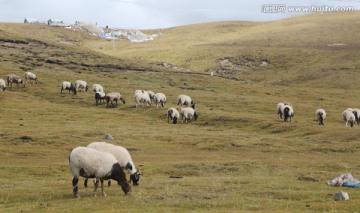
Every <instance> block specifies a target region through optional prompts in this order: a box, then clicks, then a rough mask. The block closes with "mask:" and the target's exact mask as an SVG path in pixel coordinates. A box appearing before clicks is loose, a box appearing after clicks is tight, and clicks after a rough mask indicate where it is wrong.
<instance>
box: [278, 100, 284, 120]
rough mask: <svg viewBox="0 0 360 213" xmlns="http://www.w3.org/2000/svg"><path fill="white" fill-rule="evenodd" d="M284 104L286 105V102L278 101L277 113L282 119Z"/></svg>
mask: <svg viewBox="0 0 360 213" xmlns="http://www.w3.org/2000/svg"><path fill="white" fill-rule="evenodd" d="M284 105H285V104H284V103H278V104H277V105H276V113H277V115H278V118H280V119H282V112H281V108H283V107H284Z"/></svg>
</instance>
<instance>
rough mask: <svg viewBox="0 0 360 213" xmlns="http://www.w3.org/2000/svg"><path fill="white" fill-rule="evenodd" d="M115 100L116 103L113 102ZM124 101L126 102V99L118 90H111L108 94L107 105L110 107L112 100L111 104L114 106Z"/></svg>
mask: <svg viewBox="0 0 360 213" xmlns="http://www.w3.org/2000/svg"><path fill="white" fill-rule="evenodd" d="M114 101H115V105H114V104H113V102H114ZM118 101H122V103H123V104H125V99H123V98H122V97H121V94H120V93H118V92H110V93H109V94H107V95H106V107H109V102H111V105H112V106H113V107H117V105H118V104H117V102H118Z"/></svg>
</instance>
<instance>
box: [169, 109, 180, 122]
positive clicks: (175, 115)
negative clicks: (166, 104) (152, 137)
mask: <svg viewBox="0 0 360 213" xmlns="http://www.w3.org/2000/svg"><path fill="white" fill-rule="evenodd" d="M167 118H168V123H169V121H170V119H171V120H172V123H173V124H176V123H177V119H179V118H180V114H179V111H178V110H177V109H176V108H174V107H170V108H169V109H168V111H167Z"/></svg>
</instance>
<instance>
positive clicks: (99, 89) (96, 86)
mask: <svg viewBox="0 0 360 213" xmlns="http://www.w3.org/2000/svg"><path fill="white" fill-rule="evenodd" d="M92 90H93V91H94V92H95V93H96V92H105V90H104V88H103V87H102V86H101V85H100V84H93V86H92Z"/></svg>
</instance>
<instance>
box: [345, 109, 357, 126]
mask: <svg viewBox="0 0 360 213" xmlns="http://www.w3.org/2000/svg"><path fill="white" fill-rule="evenodd" d="M342 116H343V120H344V121H345V126H346V127H348V123H350V127H353V126H354V124H355V122H356V119H355V115H354V113H353V112H352V111H351V110H345V111H344V112H343V113H342Z"/></svg>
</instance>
